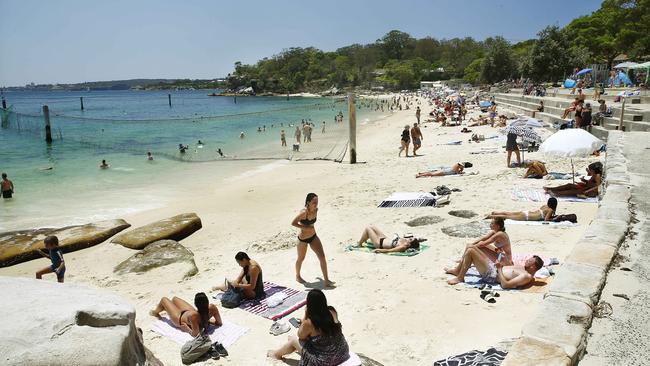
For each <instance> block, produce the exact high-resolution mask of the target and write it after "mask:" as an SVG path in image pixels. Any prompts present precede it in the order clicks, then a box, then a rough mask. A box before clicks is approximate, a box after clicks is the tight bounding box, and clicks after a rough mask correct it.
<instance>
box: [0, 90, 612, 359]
mask: <svg viewBox="0 0 650 366" xmlns="http://www.w3.org/2000/svg"><path fill="white" fill-rule="evenodd" d="M421 108H422V116H423V120H424V119H426V116H427V114H428V112H429V111H430V110H431V108H432V107H429V106H428V104H427V103H426V102H424V100H422V104H421ZM414 109H415V105H413V106H412V109H411V110H402V111H396V112H395V113H393V114H391V115H390V116H388V117H386V118H383V119H381V120H378V121H375V122H372V123H367V124H361V123H360V126H359V128H358V139H357V159H358V161H359V162H361V163H359V164H356V165H350V164H348V163H347V161H348V157H347V156H346V159H345V160H344V163H342V164H339V163H334V162H330V161H285V160H278V161H272V162H237V161H230V162H211V163H202V164H196V165H193V166H192V167H191V168H189V171H188V169H184V172H183V177H180V176H179V177H176V178H177V179H172V180H167V183H164V184H167V185H168V186H169V189H170V190H173V192H174V193H175V197H174V198H170V200H171V203H169V204H168V205H166V206H165V207H162V208H157V209H155V210H149V211H145V212H139V213H135V214H133V215H128V216H126V217H122V218H124V219H125V220H127V221H128V222H129V223H131V224H132V225H133V227H138V226H141V225H144V224H147V223H150V222H153V221H156V220H159V219H162V218H166V217H170V216H174V215H176V214H179V213H183V212H195V213H196V214H197V215H198V216H199V217H201V219H202V222H203V229H201V230H199V231H198V232H196V233H194V234H193V235H191V236H190V237H188V238H187V239H184V240H183V241H182V242H181V244H183V245H184V246H185V247H187V248H188V249H190V250H191V251H192V252H193V253H194V255H195V261H196V264H197V266H198V268H199V273H198V274H197V275H195V276H194V277H191V278H189V279H185V280H183V279H182V278H181V277H182V276H181V275H180V274H179V273H178V271H175V267H174V266H173V265H171V266H166V267H162V268H159V269H156V270H153V271H150V272H148V273H146V274H142V275H117V274H114V273H113V268H114V267H115V265H117V264H118V263H120V262H122V261H123V260H125V259H126V258H128V257H130V256H131V255H133V254H134V253H135V252H134V251H133V250H130V249H127V248H124V247H122V246H120V245H115V244H111V243H109V242H104V243H102V244H99V245H97V246H94V247H92V248H88V249H85V250H81V251H77V252H72V253H67V254H66V255H65V260H66V265H67V273H66V283H72V284H83V285H87V286H90V287H97V288H103V289H106V290H109V291H112V292H115V293H117V294H119V295H121V296H124V297H125V298H126V299H128V300H129V301H130V302H131V303H132V304H133V305H134V306H135V308H136V310H137V319H136V323H137V325H138V326H139V327H140V328H142V330H143V332H144V334H143V335H144V342H145V345H146V346H147V347H148V348H149V349H150V350H151V351H152V352H153V353H154V354H155V355H156V356H157V357H158V358H159V359H160V360H161V361H162V362H163V363H165V364H166V365H175V364H180V358H179V349H180V346H178V345H177V344H176V343H175V342H173V341H172V340H170V339H167V338H164V337H162V336H160V335H158V334H157V333H155V332H152V331H151V330H150V329H151V324H152V323H153V322H154V321H155V318H153V317H151V316H149V315H148V311H149V309H151V308H152V307H154V306H155V305H156V303H157V302H158V300H159V299H160V298H161V297H162V296H169V297H171V296H179V297H181V298H184V299H187V300H191V299H193V297H194V294H195V293H196V292H200V291H203V292H206V293H208V296H210V297H211V296H212V295H214V294H216V293H217V292H212V291H210V288H211V287H212V286H214V285H216V284H219V283H222V282H223V279H224V277H228V278H232V277H234V276H235V275H236V274H237V273H238V271H239V267H238V266H237V263H236V262H235V259H234V256H235V254H236V253H237V252H238V251H246V252H247V253H248V254H249V255H250V257H251V258H252V259H254V260H256V261H257V262H259V263H260V265H261V267H262V269H263V273H264V279H265V280H266V281H272V282H275V283H277V284H280V285H284V286H289V287H292V288H295V289H300V290H303V289H305V286H303V285H301V284H299V283H297V282H296V281H295V273H294V262H295V259H296V249H295V245H296V243H297V240H296V234H297V230H296V229H295V228H292V227H291V220H292V219H293V218H294V217H295V215H296V214H297V213H298V211H299V210H300V209H301V208H302V207H303V204H304V199H305V196H306V194H307V193H309V192H315V193H317V194H318V196H319V202H320V203H319V212H318V222H317V223H316V230H317V232H318V235H319V237H320V238H321V240H322V242H323V245H324V248H325V253H326V256H327V260H328V266H329V271H330V277H331V278H332V280H334V281H336V283H337V287H336V288H334V289H327V290H326V291H325V293H326V296H327V299H328V302H329V303H330V304H331V305H333V306H335V307H336V308H337V310H338V313H339V318H340V321H341V323H342V324H343V332H344V334H345V337H346V339H347V340H348V342H349V345H350V349H351V350H352V351H354V352H356V353H363V354H364V355H366V356H368V357H370V358H372V359H374V360H376V361H378V362H381V363H382V364H385V365H396V364H398V363H399V364H401V365H422V364H432V363H433V362H434V361H436V360H439V359H442V358H445V357H447V356H452V355H456V354H460V353H463V352H466V351H469V350H473V349H479V350H484V349H487V348H489V347H492V346H496V345H499V344H504V343H505V344H507V343H508V342H509V341H511V340H512V339H514V338H516V337H518V336H519V334H520V331H521V326H522V324H524V323H525V322H526V321H527V320H528V319H529V318H530V317H531V315H532V314H533V313H534V312H535V309H536V306H537V304H539V303H540V302H541V300H542V297H543V291H539V292H523V291H503V292H502V293H501V296H500V297H499V299H498V301H497V303H495V304H488V303H487V302H485V301H483V300H482V299H481V298H480V297H479V293H480V292H479V291H478V290H476V289H473V288H469V287H466V286H464V285H457V286H450V285H447V283H446V280H447V279H448V278H449V277H450V276H448V275H445V274H444V271H443V267H445V266H447V265H449V264H451V263H452V261H453V260H455V259H458V257H459V256H460V254H461V253H462V251H463V249H464V247H465V245H466V244H468V243H470V242H471V241H473V240H474V239H472V238H457V237H451V236H448V235H446V234H444V233H443V232H442V231H441V228H442V227H447V226H453V225H458V224H463V223H467V222H470V221H474V220H481V219H482V217H483V216H485V215H486V214H487V213H489V212H490V211H493V210H507V211H517V210H534V209H537V208H539V207H540V206H541V205H542V204H543V203H541V202H518V201H513V200H512V199H511V193H510V191H511V189H512V188H513V187H515V186H517V187H530V188H541V187H542V186H543V185H547V184H551V185H556V184H560V182H562V181H550V182H549V181H548V180H543V179H542V180H535V179H523V178H521V176H522V175H523V173H524V170H523V169H519V168H507V167H506V162H505V160H506V157H505V151H504V149H503V147H502V146H503V145H505V139H503V138H502V135H501V134H499V132H498V130H497V129H495V128H491V127H489V126H482V127H472V128H471V129H472V130H473V133H478V134H482V135H485V136H486V137H489V136H493V135H498V136H499V138H495V139H487V140H485V141H483V142H480V143H469V142H468V139H469V137H470V136H469V135H471V134H466V133H461V132H460V130H461V128H462V127H463V126H460V127H441V126H439V125H438V124H437V123H424V124H423V128H422V132H423V134H424V140H423V146H422V148H421V149H420V150H419V153H421V154H423V155H422V156H418V157H411V158H404V157H402V158H398V157H397V153H398V147H399V138H400V137H399V136H400V133H401V130H402V128H403V126H404V124H412V123H413V122H415V110H414ZM499 111H500V112H501V109H500V110H499ZM477 114H478V111H477V110H473V111H470V113H468V116H467V117H468V118H469V117H470V116H476V115H477ZM346 119H347V113H346ZM317 132H318V133H316V132H315V133H314V139H317V138H318V137H319V135H320V131H317ZM458 140H460V141H462V144H460V145H446V144H445V143H447V142H450V141H458ZM488 147H494V148H496V149H498V151H499V152H498V153H492V154H489V153H488V154H470V153H471V152H477V151H480V150H482V149H486V148H488ZM525 157H526V159H538V160H544V159H543V157H542V156H541V154H540V153H538V152H533V153H530V154H529V153H526V155H525ZM513 159H514V158H513ZM599 159H601V158H599V157H592V158H589V159H577V160H574V163H575V167H576V171H577V172H583V171H584V168H585V166H586V165H587V164H588V163H590V162H593V161H596V160H599ZM458 161H469V162H472V164H473V167H472V168H471V169H468V170H467V172H468V173H470V172H478V174H475V175H466V176H453V177H433V178H422V179H416V178H415V174H416V173H417V172H420V171H425V170H427V169H428V168H429V167H431V166H441V165H444V166H450V165H452V164H453V163H455V162H458ZM546 162H547V168H548V170H549V171H554V172H570V171H571V164H570V162H569V161H568V160H551V161H549V160H547V161H546ZM219 169H226V170H228V171H230V172H231V174H229V175H228V177H227V178H222V177H223V174H220V175H219V176H220V178H215V174H216V173H214V172H215V171H216V170H219ZM172 175H173V174H172ZM160 184H163V183H160ZM440 185H446V186H447V187H449V188H458V189H460V190H461V191H460V192H454V193H453V194H452V195H451V202H450V203H449V204H447V205H444V206H441V207H435V208H434V207H420V208H377V205H378V204H379V203H380V202H381V201H382V199H384V198H386V197H387V196H389V195H390V194H391V193H394V192H417V191H426V192H428V191H432V190H434V189H435V187H436V186H440ZM597 207H598V205H597V204H592V203H573V202H560V204H559V206H558V213H559V214H565V213H575V214H577V216H578V220H579V224H578V225H577V226H572V227H548V226H527V225H512V226H507V227H506V230H507V233H508V234H509V236H510V240H511V242H512V246H513V252H514V253H529V254H538V255H541V256H544V257H547V258H548V257H555V258H558V259H559V261H560V263H562V261H563V259H564V258H565V257H566V256H567V254H568V253H569V252H570V251H571V249H572V246H573V244H574V243H575V242H576V241H577V240H578V239H579V237H580V236H581V235H582V234H583V233H584V231H585V228H586V226H587V225H588V224H589V223H590V221H591V219H592V218H593V217H594V216H595V214H596V210H597ZM450 210H472V211H474V212H476V213H477V214H478V216H477V217H475V218H473V219H464V218H460V217H455V216H451V215H449V214H448V212H449V211H450ZM427 215H435V216H439V217H440V218H441V219H442V220H441V221H440V222H439V223H436V224H431V225H425V226H420V227H409V226H407V225H406V224H405V222H406V221H409V220H412V219H415V218H418V217H422V216H427ZM368 224H375V225H377V226H378V227H379V228H381V229H382V230H384V231H385V232H386V233H387V234H388V233H399V234H403V233H407V232H412V233H414V234H415V235H416V236H419V237H426V238H428V242H427V243H428V244H429V245H430V246H431V248H430V249H428V250H426V251H423V252H422V253H420V254H419V255H416V256H413V257H398V256H388V255H382V254H371V253H363V252H346V251H345V250H344V248H345V246H346V245H348V244H350V243H354V242H356V241H357V240H358V239H359V237H360V235H361V232H362V230H363V228H364V227H365V226H366V225H368ZM24 229H28V228H24ZM47 264H48V262H47V260H46V259H43V260H34V261H30V262H27V263H22V264H19V265H15V266H12V267H8V268H0V275H1V276H21V277H30V278H31V277H33V275H34V272H36V271H37V270H38V269H40V268H42V267H44V266H46V265H47ZM302 275H303V278H305V279H306V280H307V281H309V282H314V286H315V287H319V288H320V287H321V286H322V284H321V283H319V281H318V278H319V277H321V273H320V268H319V266H318V261H317V258H316V256H315V254H314V253H313V252H312V251H311V250H310V251H309V252H308V254H307V258H306V260H305V263H304V265H303V273H302ZM47 280H48V281H53V280H54V279H53V276H49V277H48V278H47ZM219 311H220V313H221V315H222V317H223V318H225V319H227V320H229V321H231V322H234V323H236V324H238V325H241V326H245V327H248V328H250V330H249V331H248V332H247V333H246V334H245V335H244V336H243V337H242V338H240V339H239V340H238V341H237V342H236V343H235V344H234V345H232V346H231V347H230V348H229V349H228V351H229V353H230V356H228V358H227V361H225V362H224V360H223V359H222V360H219V361H207V362H205V364H207V365H210V364H214V365H217V364H224V363H226V362H229V363H231V364H233V365H263V364H283V363H282V362H280V361H271V360H269V359H267V358H266V351H267V350H268V349H272V348H277V347H278V346H280V345H281V344H282V343H283V342H284V341H285V340H286V335H287V334H294V333H295V330H293V329H292V330H291V331H290V333H287V334H284V335H280V336H277V337H275V336H273V335H271V334H269V327H270V326H271V324H272V321H270V320H268V319H264V318H262V317H259V316H255V315H253V314H250V313H248V312H245V311H242V310H239V309H225V308H222V307H221V306H220V305H219ZM303 312H304V308H302V309H299V310H298V311H296V312H294V313H293V314H291V315H290V316H289V317H291V316H295V317H302V315H303ZM289 317H287V318H285V320H286V319H288V318H289ZM477 329H480V331H477ZM291 358H292V359H296V360H297V359H298V355H296V354H294V355H292V356H291Z"/></svg>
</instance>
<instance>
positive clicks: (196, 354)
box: [181, 332, 212, 365]
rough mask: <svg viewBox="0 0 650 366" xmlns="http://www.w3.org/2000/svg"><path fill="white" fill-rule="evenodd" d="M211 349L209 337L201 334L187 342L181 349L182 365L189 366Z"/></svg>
mask: <svg viewBox="0 0 650 366" xmlns="http://www.w3.org/2000/svg"><path fill="white" fill-rule="evenodd" d="M211 347H212V341H211V340H210V337H208V336H207V335H205V334H203V332H201V333H200V334H199V335H198V336H196V337H195V338H194V339H192V340H189V341H187V342H186V343H185V344H184V345H183V347H181V360H182V361H183V364H185V365H189V364H191V363H192V362H194V361H196V360H198V359H199V358H201V357H203V356H204V355H205V354H206V353H208V351H209V350H210V348H211Z"/></svg>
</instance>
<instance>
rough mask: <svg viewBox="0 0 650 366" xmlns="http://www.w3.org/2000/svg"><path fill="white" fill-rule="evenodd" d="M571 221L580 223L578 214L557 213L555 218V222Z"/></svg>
mask: <svg viewBox="0 0 650 366" xmlns="http://www.w3.org/2000/svg"><path fill="white" fill-rule="evenodd" d="M562 221H570V222H572V223H574V224H577V223H578V216H576V214H566V215H557V216H555V217H554V218H553V222H562Z"/></svg>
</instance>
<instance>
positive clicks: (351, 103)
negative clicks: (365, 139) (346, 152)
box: [348, 93, 357, 164]
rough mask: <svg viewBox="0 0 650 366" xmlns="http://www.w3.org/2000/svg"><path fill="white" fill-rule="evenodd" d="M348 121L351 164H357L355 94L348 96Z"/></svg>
mask: <svg viewBox="0 0 650 366" xmlns="http://www.w3.org/2000/svg"><path fill="white" fill-rule="evenodd" d="M348 120H349V122H350V164H356V163H357V107H356V104H355V100H354V93H350V94H348Z"/></svg>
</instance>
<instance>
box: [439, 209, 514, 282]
mask: <svg viewBox="0 0 650 366" xmlns="http://www.w3.org/2000/svg"><path fill="white" fill-rule="evenodd" d="M490 229H491V230H490V232H488V233H487V234H485V236H483V237H482V238H480V239H478V240H476V241H475V242H473V243H471V244H468V245H467V247H465V252H464V253H463V255H462V256H461V257H460V260H458V261H457V262H456V263H457V264H456V265H455V266H454V267H451V268H445V273H447V274H452V275H454V276H456V275H458V273H460V271H461V270H462V268H463V267H464V266H465V258H466V257H467V251H468V250H469V249H475V250H478V251H480V252H481V253H483V255H485V256H486V258H487V259H488V260H489V261H490V262H491V263H494V262H497V261H500V262H501V263H503V264H505V265H512V264H513V263H512V246H511V245H510V237H509V236H508V234H507V233H506V225H505V222H504V220H503V219H502V218H494V219H492V222H491V223H490ZM499 258H501V259H500V260H499Z"/></svg>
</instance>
